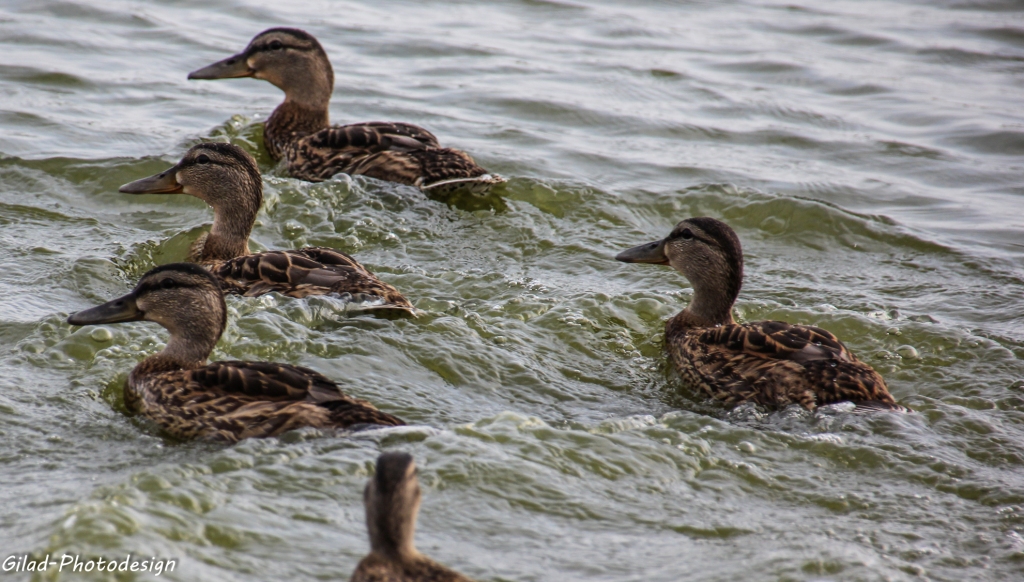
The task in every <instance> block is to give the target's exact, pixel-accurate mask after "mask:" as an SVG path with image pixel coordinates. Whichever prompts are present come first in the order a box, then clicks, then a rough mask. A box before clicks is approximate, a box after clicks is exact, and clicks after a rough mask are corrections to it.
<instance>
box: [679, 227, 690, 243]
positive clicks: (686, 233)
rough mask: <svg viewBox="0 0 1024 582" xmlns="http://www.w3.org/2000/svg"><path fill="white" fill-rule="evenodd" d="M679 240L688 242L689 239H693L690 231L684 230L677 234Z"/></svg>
mask: <svg viewBox="0 0 1024 582" xmlns="http://www.w3.org/2000/svg"><path fill="white" fill-rule="evenodd" d="M679 238H681V239H683V240H690V239H691V238H693V233H692V232H690V229H688V228H684V229H683V232H681V233H679Z"/></svg>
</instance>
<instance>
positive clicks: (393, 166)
mask: <svg viewBox="0 0 1024 582" xmlns="http://www.w3.org/2000/svg"><path fill="white" fill-rule="evenodd" d="M345 173H347V174H362V175H364V176H370V177H371V178H378V179H381V180H389V181H391V182H401V183H402V184H409V185H412V186H416V187H418V188H423V189H429V188H430V187H431V185H432V184H435V183H437V182H444V181H448V180H454V179H469V178H483V179H484V181H485V182H486V183H487V184H493V183H500V182H503V181H504V179H501V178H495V177H492V175H491V174H488V173H487V170H485V169H483V168H481V167H480V166H478V165H477V163H476V162H475V161H473V158H471V157H469V154H467V153H466V152H463V151H460V150H456V149H451V148H429V149H422V150H412V151H405V152H403V151H395V150H389V151H384V152H380V153H376V154H373V155H370V156H367V157H366V158H364V159H362V160H359V161H358V162H357V163H354V164H352V165H351V166H350V167H348V168H346V170H345Z"/></svg>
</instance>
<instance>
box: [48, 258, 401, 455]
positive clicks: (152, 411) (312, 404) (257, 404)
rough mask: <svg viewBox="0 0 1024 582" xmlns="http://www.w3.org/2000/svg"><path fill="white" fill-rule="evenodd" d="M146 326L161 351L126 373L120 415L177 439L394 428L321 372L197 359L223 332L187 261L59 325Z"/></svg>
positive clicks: (215, 305) (212, 293)
mask: <svg viewBox="0 0 1024 582" xmlns="http://www.w3.org/2000/svg"><path fill="white" fill-rule="evenodd" d="M142 320H146V321H153V322H156V323H159V324H160V325H162V326H163V327H165V328H166V329H167V330H168V331H169V332H170V339H169V340H168V342H167V345H166V347H165V348H164V349H163V350H162V351H161V352H159V353H157V354H155V355H152V356H150V357H148V358H146V359H145V360H143V361H142V362H140V363H139V364H138V365H137V366H135V368H134V369H133V370H132V372H131V373H130V374H129V375H128V382H127V384H126V385H125V392H124V401H125V405H126V406H127V408H128V409H129V410H130V411H131V412H133V413H135V414H139V415H141V416H143V417H145V418H147V419H149V420H151V421H152V422H154V423H155V424H156V425H158V426H159V427H160V428H161V429H163V430H164V431H165V432H167V433H168V434H170V435H171V436H173V437H175V438H178V439H193V438H201V439H207V440H216V441H222V442H237V441H239V440H242V439H246V438H259V437H272V436H278V435H280V434H282V433H284V432H286V431H289V430H292V429H296V428H301V427H315V428H324V429H332V428H338V429H346V428H355V427H362V426H364V425H380V426H399V425H403V424H405V423H404V422H403V421H402V420H400V419H398V418H396V417H394V416H391V415H390V414H386V413H384V412H381V411H380V410H377V408H375V407H374V406H373V405H372V404H370V403H369V402H367V401H365V400H361V399H358V398H353V397H351V396H349V395H347V394H345V393H344V392H343V391H342V390H341V389H340V388H339V387H338V385H337V384H336V383H334V382H333V381H332V380H330V379H329V378H327V377H325V376H323V375H322V374H320V373H318V372H316V371H314V370H311V369H309V368H303V367H301V366H293V365H289V364H278V363H270V362H240V361H222V362H212V363H208V362H207V359H208V358H209V356H210V352H211V351H212V350H213V348H214V346H215V345H216V344H217V341H218V340H219V339H220V336H221V334H222V333H223V331H224V326H225V324H226V321H227V307H226V306H225V304H224V297H223V294H222V293H221V290H220V283H219V282H218V281H217V280H216V279H215V278H214V277H213V275H212V274H210V273H209V271H207V270H206V269H204V268H202V267H201V266H199V265H195V264H192V263H172V264H169V265H163V266H161V267H157V268H155V269H152V270H151V271H149V272H148V273H146V274H145V275H143V276H142V279H140V280H139V283H138V285H136V287H135V289H134V290H132V292H131V293H129V294H127V295H125V296H123V297H120V298H118V299H115V300H113V301H109V302H107V303H105V304H103V305H100V306H97V307H94V308H92V309H88V310H85V311H81V312H79V313H76V314H74V315H72V316H71V317H69V318H68V323H70V324H72V325H98V324H106V323H122V322H128V321H142Z"/></svg>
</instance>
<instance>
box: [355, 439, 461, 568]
mask: <svg viewBox="0 0 1024 582" xmlns="http://www.w3.org/2000/svg"><path fill="white" fill-rule="evenodd" d="M420 500H421V495H420V484H419V479H418V477H417V471H416V462H415V461H414V460H413V457H412V455H410V454H409V453H404V452H394V451H392V452H386V453H383V454H381V455H380V456H379V457H377V470H376V472H375V473H374V475H373V476H372V477H370V481H369V482H368V483H367V484H366V488H365V489H364V490H363V504H364V505H365V507H366V528H367V530H369V534H370V553H369V554H368V555H367V556H366V557H365V558H363V559H362V560H360V562H359V565H358V566H356V569H355V572H353V573H352V577H351V578H350V581H351V582H473V581H472V580H471V579H470V578H467V577H466V576H463V575H462V574H460V573H458V572H456V571H454V570H451V569H449V568H447V567H445V566H442V565H441V564H438V563H437V562H435V561H433V560H431V559H430V558H428V557H426V556H424V555H423V554H421V553H419V551H417V550H416V546H415V545H414V543H413V535H414V533H415V530H416V515H417V514H418V513H419V511H420Z"/></svg>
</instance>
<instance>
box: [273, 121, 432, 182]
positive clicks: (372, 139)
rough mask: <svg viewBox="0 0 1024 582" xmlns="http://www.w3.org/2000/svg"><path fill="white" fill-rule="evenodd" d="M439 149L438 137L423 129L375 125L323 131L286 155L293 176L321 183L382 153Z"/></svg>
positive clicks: (303, 139)
mask: <svg viewBox="0 0 1024 582" xmlns="http://www.w3.org/2000/svg"><path fill="white" fill-rule="evenodd" d="M436 147H439V144H438V142H437V137H435V136H434V134H432V133H430V132H429V131H427V130H425V129H423V128H422V127H419V126H416V125H412V124H409V123H389V122H383V121H372V122H368V123H353V124H350V125H336V126H333V127H328V128H326V129H322V130H320V131H318V132H316V133H313V134H310V135H307V136H305V137H303V138H302V139H300V140H299V141H297V142H295V143H294V144H292V145H291V146H290V147H288V148H286V150H287V151H286V155H287V157H288V168H289V171H290V172H291V173H292V175H293V176H295V177H296V178H300V179H303V180H310V181H313V182H319V181H322V180H326V179H328V178H330V177H331V176H333V175H334V174H337V173H339V172H345V168H347V167H350V166H351V165H353V164H357V163H359V161H360V160H363V159H365V158H366V157H367V156H371V155H373V154H376V153H379V152H385V151H397V152H408V151H415V150H422V149H425V148H436ZM345 173H351V172H345Z"/></svg>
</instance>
